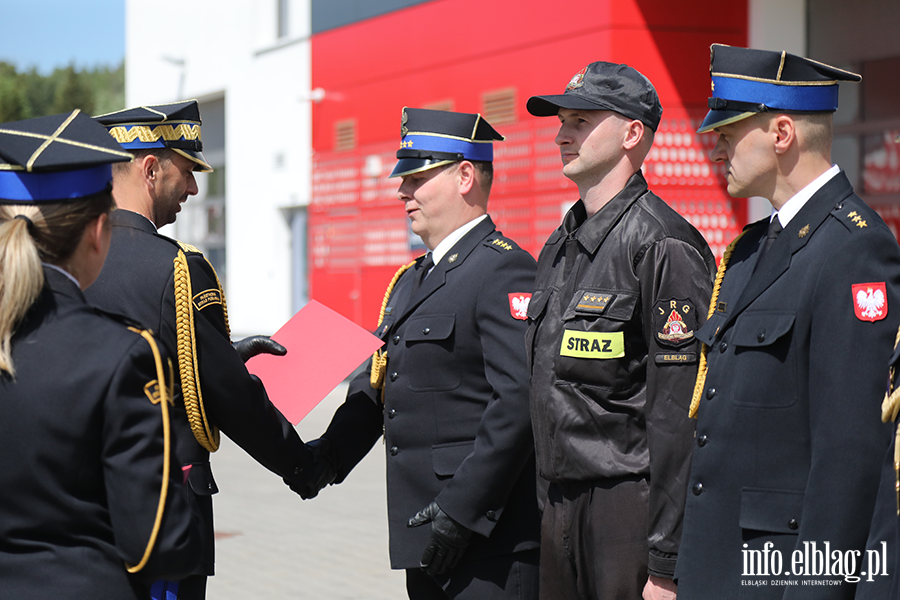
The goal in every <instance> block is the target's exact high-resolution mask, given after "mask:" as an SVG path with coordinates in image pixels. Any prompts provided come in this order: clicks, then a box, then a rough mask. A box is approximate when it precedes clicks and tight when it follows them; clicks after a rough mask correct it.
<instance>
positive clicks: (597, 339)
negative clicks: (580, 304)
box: [559, 329, 625, 359]
mask: <svg viewBox="0 0 900 600" xmlns="http://www.w3.org/2000/svg"><path fill="white" fill-rule="evenodd" d="M559 355H560V356H574V357H576V358H599V359H605V358H622V357H623V356H625V334H624V333H622V332H621V331H614V332H611V333H591V332H586V331H570V330H568V329H567V330H566V332H565V334H564V335H563V339H562V347H561V348H560V349H559Z"/></svg>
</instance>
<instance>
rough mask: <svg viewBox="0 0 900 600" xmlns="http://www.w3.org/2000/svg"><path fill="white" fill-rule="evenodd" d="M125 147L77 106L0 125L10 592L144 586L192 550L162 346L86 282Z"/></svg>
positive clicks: (0, 555)
mask: <svg viewBox="0 0 900 600" xmlns="http://www.w3.org/2000/svg"><path fill="white" fill-rule="evenodd" d="M130 159H131V157H130V155H128V154H127V153H125V152H122V150H121V148H119V147H118V145H117V144H115V143H114V142H113V141H112V140H111V139H109V136H108V135H107V133H106V131H105V130H104V129H103V128H102V127H100V126H99V125H98V124H97V123H95V122H94V121H92V120H91V118H90V117H88V116H87V115H84V114H82V113H81V112H80V111H78V110H76V111H74V112H72V113H70V114H62V115H56V116H52V117H41V118H37V119H31V120H27V121H18V122H15V123H6V124H2V125H0V414H2V418H0V585H2V592H0V595H2V596H3V597H4V598H17V599H19V600H32V599H33V600H45V599H47V598H76V597H77V598H94V597H96V598H121V599H124V598H134V599H146V598H148V597H149V596H150V589H151V584H152V582H153V581H154V580H155V579H158V578H160V577H180V576H183V575H185V574H187V573H189V572H190V571H191V570H192V569H193V568H194V567H195V566H196V565H197V562H198V560H199V555H198V551H199V547H200V539H199V531H198V529H197V524H196V522H195V520H194V519H193V518H192V510H191V506H190V497H189V496H188V495H187V494H186V493H185V492H184V488H183V486H182V476H181V469H180V464H179V463H178V461H177V460H176V457H175V454H174V453H173V452H172V450H173V448H172V446H173V445H171V444H170V437H171V436H170V418H169V411H170V410H171V408H170V404H171V399H172V397H171V377H172V373H171V362H170V361H169V360H168V354H167V353H166V352H165V349H164V348H162V347H161V346H159V345H158V344H157V342H156V341H155V339H154V338H153V336H152V335H151V334H150V333H149V332H147V331H145V330H142V329H140V328H137V327H135V326H134V324H133V323H130V322H128V321H127V320H126V319H124V318H122V317H118V316H114V315H110V314H106V313H103V312H101V311H99V310H97V309H95V308H93V307H91V306H90V305H89V304H88V303H87V302H86V301H85V298H84V295H83V294H82V290H83V289H84V288H86V287H87V286H89V285H90V284H91V282H92V281H93V280H94V279H95V278H96V277H97V274H98V273H99V272H100V269H101V267H102V265H103V260H104V258H105V256H106V253H107V250H108V248H109V238H110V225H109V216H110V211H111V210H112V209H113V206H114V205H113V200H112V196H111V194H110V182H111V180H112V174H111V169H110V164H111V163H115V162H120V161H128V160H130Z"/></svg>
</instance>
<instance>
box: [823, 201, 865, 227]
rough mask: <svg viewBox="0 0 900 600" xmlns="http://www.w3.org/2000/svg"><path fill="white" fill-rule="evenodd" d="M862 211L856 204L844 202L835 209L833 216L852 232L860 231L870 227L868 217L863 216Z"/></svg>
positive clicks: (832, 212)
mask: <svg viewBox="0 0 900 600" xmlns="http://www.w3.org/2000/svg"><path fill="white" fill-rule="evenodd" d="M862 210H863V209H862V207H861V206H859V205H858V204H857V203H856V202H852V201H849V202H848V201H844V202H841V203H840V204H838V205H837V206H836V207H834V210H832V211H831V215H832V216H833V217H834V218H836V219H837V220H838V221H840V222H841V223H843V224H844V226H845V227H846V228H847V229H849V230H850V231H860V230H862V229H865V228H867V227H869V225H870V223H869V221H868V219H867V218H866V216H865V215H864V214H862Z"/></svg>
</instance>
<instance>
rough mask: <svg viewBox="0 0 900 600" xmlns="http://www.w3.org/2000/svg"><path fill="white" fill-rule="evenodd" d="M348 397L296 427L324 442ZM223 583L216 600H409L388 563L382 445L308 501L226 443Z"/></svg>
mask: <svg viewBox="0 0 900 600" xmlns="http://www.w3.org/2000/svg"><path fill="white" fill-rule="evenodd" d="M346 393H347V384H346V383H342V384H341V385H339V386H338V387H337V389H335V390H334V391H333V392H332V393H331V394H329V396H328V397H327V398H326V399H325V400H323V401H322V403H321V404H319V405H318V406H317V407H316V408H315V409H313V411H312V412H311V413H310V414H309V415H308V416H307V417H306V418H305V419H304V420H303V421H302V422H301V423H300V424H299V425H298V426H297V431H298V433H299V434H300V436H301V437H302V438H303V439H304V441H307V440H311V439H315V438H316V437H318V436H319V435H320V434H321V433H322V432H323V431H325V428H326V427H327V425H328V422H329V421H330V420H331V416H332V415H333V414H334V411H335V409H336V408H337V407H338V406H340V404H341V403H342V402H343V400H344V396H345V394H346ZM211 460H212V469H213V474H214V475H215V478H216V483H218V486H219V493H218V494H216V495H215V496H214V497H213V511H214V514H215V529H216V537H217V538H218V539H217V541H216V575H215V577H211V578H210V580H209V586H208V588H207V598H208V599H209V600H232V599H234V600H251V599H252V600H269V599H278V600H280V599H282V598H291V599H298V600H302V599H316V600H320V599H321V600H356V599H359V600H363V599H364V600H402V599H403V598H406V583H405V582H406V578H405V575H404V572H403V571H392V570H391V568H390V561H389V559H388V530H387V509H386V506H385V503H386V500H385V480H384V460H385V459H384V448H383V446H382V445H381V443H378V444H377V445H376V446H375V447H374V448H373V449H372V451H371V452H370V453H369V455H368V456H367V457H366V458H365V459H364V460H363V461H362V462H361V463H360V464H359V465H357V467H356V468H355V469H354V470H353V472H352V473H350V476H349V477H348V478H347V480H346V481H345V482H344V483H342V484H341V485H338V486H329V487H327V488H326V489H324V490H322V491H321V492H320V493H319V495H318V497H316V498H315V499H313V500H301V499H300V496H298V495H296V494H294V492H292V491H291V490H290V488H288V487H287V486H286V485H285V484H284V483H283V482H282V481H281V478H280V477H277V476H276V475H274V474H272V473H271V472H269V471H268V470H266V469H265V468H263V467H261V466H260V465H259V464H257V463H256V462H255V461H254V460H253V459H251V458H250V457H249V456H248V455H247V454H246V453H244V451H243V450H241V449H240V448H238V447H237V445H236V444H235V443H234V442H232V441H231V440H229V439H226V437H225V436H224V435H223V436H222V443H221V446H220V448H219V450H218V452H216V453H215V454H213V455H212V459H211Z"/></svg>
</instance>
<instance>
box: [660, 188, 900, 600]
mask: <svg viewBox="0 0 900 600" xmlns="http://www.w3.org/2000/svg"><path fill="white" fill-rule="evenodd" d="M767 227H768V220H764V221H760V222H758V223H755V224H753V225H752V226H749V227H748V228H747V229H746V230H745V234H744V235H743V237H742V238H741V239H740V240H739V242H738V243H737V245H736V247H735V250H734V253H733V255H732V257H731V260H730V262H729V263H728V268H727V270H726V272H725V276H724V280H723V282H722V287H721V292H720V295H719V298H718V302H717V304H716V310H715V312H714V313H713V315H712V316H711V317H710V319H709V320H708V321H707V324H706V325H705V326H704V327H703V328H702V329H701V330H700V332H699V337H700V338H701V340H702V341H703V342H704V343H705V344H707V345H708V346H709V354H708V358H709V363H708V368H709V370H708V375H707V377H706V382H705V387H704V388H703V390H702V396H701V401H700V405H699V413H698V420H697V433H696V441H697V443H696V446H695V448H694V455H693V463H692V467H691V476H690V483H689V492H688V502H687V507H686V510H685V523H684V533H683V535H682V538H681V552H680V554H679V557H678V565H677V575H678V593H679V596H680V597H684V598H691V599H695V598H696V599H703V598H710V599H712V598H715V599H717V600H718V599H720V598H743V597H752V598H761V597H764V598H769V597H774V598H782V597H784V598H815V599H817V600H821V599H830V598H852V597H853V591H854V584H853V583H850V582H847V581H843V583H842V585H839V586H807V585H797V586H786V587H785V586H773V585H771V584H770V585H768V586H755V587H753V586H746V585H745V586H742V585H741V584H742V580H748V581H751V582H753V581H760V580H762V579H768V578H767V577H764V576H758V575H757V573H761V568H760V567H759V566H757V567H754V568H749V557H751V556H754V557H758V556H761V555H758V554H749V553H750V552H753V551H762V550H764V549H765V544H766V543H769V542H771V543H772V544H774V545H773V546H771V547H770V554H769V556H780V558H781V560H782V566H781V567H780V569H781V573H780V575H781V576H780V577H778V579H798V580H799V579H802V578H803V577H798V576H796V573H794V569H796V570H799V566H800V564H805V567H807V568H809V569H810V571H809V573H810V574H811V578H812V579H823V578H824V577H815V576H812V574H814V571H815V566H814V565H812V564H810V563H811V559H810V560H806V559H804V562H803V563H800V564H798V566H797V567H794V565H793V563H792V560H793V556H794V555H793V552H794V551H795V550H800V551H804V550H805V549H810V551H812V546H811V545H810V544H812V543H815V544H816V549H818V550H819V551H822V550H824V549H825V544H826V543H828V544H829V547H830V549H831V550H832V551H835V550H839V551H840V552H842V553H847V552H852V551H857V552H861V551H862V550H863V549H864V547H865V543H866V535H867V532H868V530H869V522H870V520H871V518H872V510H873V506H874V504H875V495H876V489H877V487H878V479H879V472H880V468H881V459H882V457H883V456H884V453H885V451H886V449H887V446H888V444H889V435H890V433H889V429H888V426H887V425H884V424H882V423H881V422H880V414H881V400H882V398H883V396H884V388H885V376H884V375H885V372H884V365H885V363H886V361H887V359H888V357H889V356H890V353H891V349H892V347H893V343H894V335H895V334H896V332H897V325H898V324H900V248H898V246H897V242H896V240H895V239H894V236H893V235H892V234H891V231H890V230H889V229H888V228H887V227H886V226H885V224H884V222H883V221H882V220H881V218H880V217H878V215H877V214H876V213H875V212H874V211H873V210H871V209H870V208H869V207H868V206H866V205H865V204H864V203H863V202H862V200H860V198H859V197H858V196H856V195H855V194H854V193H853V189H852V187H851V186H850V182H849V181H848V180H847V178H846V176H845V175H844V174H843V173H840V174H838V175H836V176H835V177H834V178H832V179H831V180H830V181H829V182H828V183H826V184H825V185H824V186H823V187H822V188H821V189H820V190H819V191H818V192H816V193H815V194H814V195H813V196H812V198H810V200H809V201H808V202H807V203H806V205H805V206H804V207H803V208H802V209H801V210H800V211H799V212H798V213H797V215H796V216H794V217H793V219H791V221H790V222H789V224H788V225H787V226H786V227H785V228H784V231H783V232H782V233H781V234H780V235H779V236H778V238H777V239H776V240H775V243H774V244H773V245H772V247H771V248H770V249H769V251H768V252H767V253H766V254H765V256H764V257H763V259H762V260H761V261H759V264H758V265H757V264H756V263H757V257H758V251H759V248H760V245H761V243H762V241H764V239H765V237H766V230H767ZM807 543H808V544H807ZM804 544H807V545H804ZM745 545H746V546H745ZM745 551H746V552H745ZM776 551H777V552H778V554H777V555H775V554H774V553H775V552H776ZM745 560H746V561H748V562H747V563H745ZM757 562H758V561H757ZM768 562H769V566H770V569H769V572H770V573H771V572H772V568H771V567H772V563H771V561H768ZM776 566H777V565H776ZM856 570H857V571H859V570H865V566H862V568H861V569H860V566H859V565H857V566H856ZM745 571H750V572H749V573H748V574H747V575H744V573H745ZM785 571H787V572H788V573H791V576H785ZM804 572H805V570H804ZM857 575H858V573H857ZM837 579H842V580H843V578H841V577H838V578H837ZM801 583H802V582H801Z"/></svg>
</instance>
